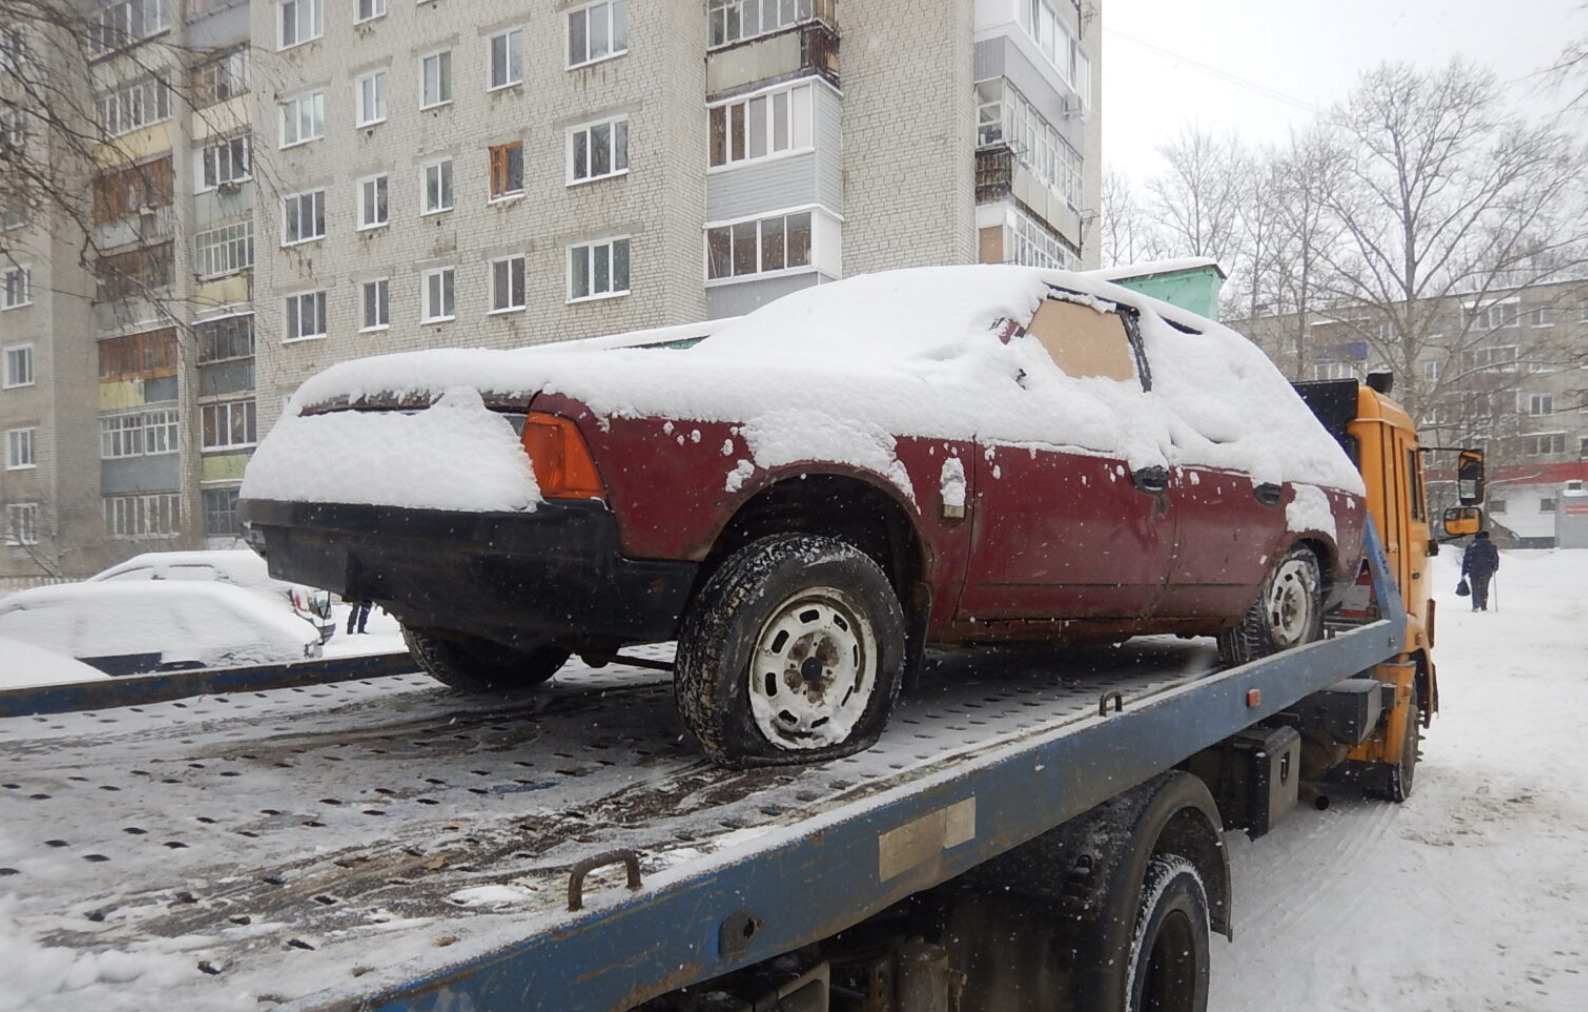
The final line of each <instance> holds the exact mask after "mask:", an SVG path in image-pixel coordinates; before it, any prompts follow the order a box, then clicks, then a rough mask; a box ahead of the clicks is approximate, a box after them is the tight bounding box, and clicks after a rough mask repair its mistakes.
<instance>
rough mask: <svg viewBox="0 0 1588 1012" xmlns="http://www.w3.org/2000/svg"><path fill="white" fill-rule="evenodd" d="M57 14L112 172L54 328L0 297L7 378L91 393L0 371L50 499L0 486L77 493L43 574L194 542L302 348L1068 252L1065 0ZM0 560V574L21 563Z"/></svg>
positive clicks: (1094, 134)
mask: <svg viewBox="0 0 1588 1012" xmlns="http://www.w3.org/2000/svg"><path fill="white" fill-rule="evenodd" d="M91 7H92V11H93V14H94V17H95V18H96V19H99V20H101V21H103V20H108V21H109V22H110V24H111V25H112V27H111V28H110V29H104V30H103V31H104V34H103V38H104V40H105V42H104V45H103V46H102V47H100V48H102V50H103V51H102V52H94V53H92V54H91V55H90V57H89V71H90V74H89V77H90V81H91V84H92V87H93V88H94V91H95V95H96V98H97V97H103V98H104V99H105V102H104V103H103V105H104V109H103V111H102V112H100V113H99V119H100V123H101V126H102V127H103V128H104V129H105V131H106V133H107V134H108V135H110V136H109V137H107V140H108V141H111V142H113V143H111V144H108V145H107V149H108V150H110V151H113V152H114V157H107V158H105V159H104V165H105V166H113V167H114V171H115V172H120V173H128V172H129V171H130V175H128V176H126V177H117V180H116V182H115V183H114V184H111V183H106V182H103V181H102V180H100V181H97V182H96V186H99V187H101V188H105V189H106V190H107V193H108V194H110V195H111V196H108V197H107V198H106V207H105V209H104V212H103V217H104V220H103V221H100V216H99V215H98V214H97V213H96V217H95V219H94V221H95V224H94V228H95V230H96V236H95V237H96V239H98V240H102V241H103V246H102V248H103V250H104V251H105V252H104V255H103V256H100V257H99V258H98V264H97V274H98V279H97V280H96V278H95V276H94V275H92V274H86V275H85V274H84V272H83V271H81V270H78V271H77V274H79V275H82V276H81V277H79V278H78V279H77V292H76V295H75V296H73V297H72V298H71V299H70V300H66V301H64V302H63V303H62V308H61V309H60V312H61V313H63V314H68V313H69V314H76V315H75V317H73V320H75V321H76V322H68V321H65V320H64V319H57V320H54V321H53V322H43V321H42V317H43V314H37V313H34V311H33V310H28V312H29V313H34V315H35V316H39V317H40V318H41V321H40V322H38V323H37V325H36V326H34V327H33V328H32V329H30V330H28V331H26V332H25V333H27V334H34V333H37V334H40V335H45V336H42V337H39V338H36V339H35V338H33V337H24V336H23V335H24V331H23V330H21V329H14V328H13V327H12V326H11V325H10V319H11V317H12V315H13V314H11V313H9V312H5V311H0V343H3V344H4V346H5V347H6V348H7V349H10V348H12V347H13V346H16V347H17V348H19V349H20V348H21V347H22V346H23V345H25V344H31V345H32V348H33V352H32V354H33V355H34V356H35V357H34V359H33V361H34V365H33V366H32V368H33V369H34V370H35V371H36V372H38V373H39V375H41V376H42V375H44V371H45V367H46V366H47V365H48V362H46V359H47V358H48V357H49V356H47V355H45V354H44V350H43V349H42V348H41V343H42V344H50V345H52V346H53V345H55V344H60V343H61V342H63V341H64V340H65V339H64V338H62V337H60V336H55V337H50V336H48V335H51V334H53V335H62V334H67V333H72V334H76V335H78V336H77V337H75V338H73V341H74V342H76V343H77V344H79V345H81V346H82V347H83V348H85V349H86V348H87V347H88V345H87V344H86V339H85V338H84V337H82V335H86V334H92V335H93V339H94V341H95V343H96V345H97V354H96V355H95V356H94V357H95V359H96V361H95V363H94V369H93V371H90V372H86V373H84V375H83V376H81V377H79V378H78V380H77V382H78V384H79V386H81V387H83V389H84V390H86V391H90V392H91V393H92V394H93V396H92V397H80V398H77V399H76V400H75V401H74V400H73V398H71V397H65V396H60V397H55V398H53V399H48V403H45V401H46V400H47V399H46V398H43V397H38V396H34V395H33V394H31V393H30V394H23V395H19V396H13V395H12V390H11V387H10V385H9V384H8V385H7V387H6V388H5V389H4V390H0V418H4V419H6V420H7V421H6V422H5V424H6V425H7V426H8V427H10V426H13V425H15V426H16V427H18V428H21V427H25V426H24V425H23V422H24V421H26V420H27V419H31V418H35V417H36V418H37V419H39V421H38V423H37V425H36V426H35V427H36V428H41V429H48V430H49V431H50V432H51V433H52V435H51V438H52V439H55V438H61V437H60V436H59V435H58V433H59V432H62V431H65V429H67V428H71V429H72V430H73V431H78V430H81V433H82V434H81V436H80V437H79V439H78V444H76V445H74V446H73V447H72V448H70V452H68V453H55V452H54V451H51V454H48V455H45V454H39V453H35V456H36V457H38V458H39V459H40V460H41V461H42V460H43V458H44V457H45V456H48V457H49V459H50V460H52V461H54V463H52V464H51V465H50V468H53V469H54V470H55V471H59V472H60V473H62V474H65V473H66V472H67V471H71V472H72V473H73V474H75V475H76V477H75V478H73V479H72V480H73V481H74V482H76V484H75V485H73V486H72V490H71V491H70V492H69V493H68V494H64V495H62V494H54V495H52V496H44V495H42V494H41V495H36V496H34V495H33V493H31V492H30V491H28V486H27V485H26V484H25V482H22V481H14V480H12V479H11V478H10V475H11V472H10V471H7V472H5V473H6V475H7V476H8V477H7V480H6V482H5V484H4V485H3V486H0V499H4V500H5V502H6V503H7V506H8V508H9V507H10V506H11V505H13V504H14V505H18V506H24V505H27V504H29V503H32V502H34V500H37V502H38V505H39V507H40V509H41V510H44V512H49V510H45V507H44V502H45V500H46V499H48V500H50V501H51V502H65V501H70V502H71V503H74V504H77V506H78V507H80V508H81V511H82V513H83V518H82V519H81V522H80V523H79V524H78V525H77V526H76V527H74V528H71V529H67V528H62V529H61V540H62V543H63V544H68V545H71V546H72V553H73V554H69V555H67V556H65V557H64V558H65V561H64V562H62V564H61V565H60V567H58V568H60V569H61V571H62V572H63V573H64V574H66V575H83V574H84V573H86V572H91V571H93V569H95V568H98V567H99V566H100V565H102V564H104V563H105V562H108V561H113V560H114V559H115V558H119V557H123V556H125V555H130V554H132V553H133V552H135V551H141V550H147V549H149V548H154V547H177V546H183V547H187V546H196V545H202V544H206V543H216V544H219V543H225V542H228V541H229V539H230V537H231V536H232V534H233V532H234V529H235V526H234V524H235V520H234V509H235V501H236V489H237V487H238V485H239V484H240V481H241V476H242V470H243V468H244V466H245V465H246V462H247V458H248V455H249V452H250V451H251V449H252V447H253V445H254V444H255V443H256V442H257V440H258V438H259V436H260V435H262V434H263V433H264V432H266V431H267V430H268V428H269V426H270V425H271V424H272V423H273V422H274V420H275V419H276V418H277V417H279V415H280V412H281V410H282V408H283V406H284V405H285V402H286V398H287V397H288V395H290V393H291V392H292V391H293V390H294V389H295V388H296V387H297V386H298V385H299V384H300V383H301V382H302V381H303V380H304V379H306V378H307V377H308V376H310V375H312V374H313V373H315V372H317V371H318V370H320V369H322V368H324V367H326V366H327V365H330V364H332V363H334V362H338V361H343V360H347V359H351V358H357V357H362V356H366V355H371V354H377V353H383V352H390V351H401V350H411V349H418V348H429V347H452V346H468V347H497V348H505V347H517V346H523V345H528V344H535V343H541V342H547V341H556V340H565V339H570V338H576V337H582V336H589V335H596V334H605V333H615V332H620V331H626V330H633V329H639V328H644V327H652V326H663V325H671V324H679V323H688V322H694V321H700V320H705V319H708V318H718V317H723V316H731V315H737V314H740V313H743V312H747V311H749V310H751V309H753V308H755V307H756V306H758V305H761V304H763V303H765V302H767V301H769V300H771V299H774V298H777V297H779V296H781V295H783V294H786V293H788V292H790V291H794V290H797V289H799V288H802V287H805V286H808V285H813V284H820V283H823V282H825V281H831V280H835V279H837V278H840V277H843V276H845V275H848V274H855V273H862V272H868V271H875V270H882V269H887V268H893V267H904V266H914V265H923V264H937V263H967V262H975V261H978V260H980V261H989V262H1018V263H1026V264H1033V265H1047V266H1063V267H1086V266H1095V265H1096V263H1097V259H1098V252H1097V248H1096V242H1095V241H1094V240H1093V238H1092V236H1091V231H1090V227H1091V223H1092V220H1093V218H1094V217H1095V210H1094V209H1095V208H1096V207H1097V204H1098V194H1099V191H1100V179H1101V158H1100V144H1101V133H1100V118H1099V116H1098V112H1097V95H1098V88H1099V81H1100V61H1099V51H1100V36H1101V25H1100V22H1099V20H1098V17H1097V5H1096V4H1091V3H1087V4H1082V3H1079V2H1073V0H595V2H591V0H561V2H554V0H417V2H416V0H252V2H248V0H187V2H186V3H182V2H181V0H122V2H119V3H109V2H105V0H91ZM156 50H158V52H159V53H160V54H161V56H160V59H161V60H164V61H165V62H158V61H156V60H155V59H154V57H153V56H152V55H151V54H152V53H153V52H155V51H156ZM151 68H153V69H151ZM159 84H165V85H166V86H167V87H166V88H164V89H161V88H160V87H157V85H159ZM140 89H141V90H140ZM96 108H98V106H96ZM107 174H108V173H107V172H106V171H105V170H104V169H103V168H102V169H101V170H100V171H98V172H97V173H95V175H97V176H99V177H103V176H106V175H107ZM123 184H128V185H123ZM95 192H96V193H97V192H98V190H97V189H96V190H95ZM115 194H122V196H120V197H114V195H115ZM112 197H114V199H112ZM57 231H60V232H61V234H62V235H63V236H64V235H65V230H59V229H58V230H57ZM63 241H69V239H63ZM95 245H96V248H100V244H99V243H96V244H95ZM117 258H120V259H117ZM39 259H40V260H41V261H43V260H49V261H51V262H52V263H53V264H55V265H57V266H60V265H63V264H64V263H65V262H66V259H67V258H66V257H65V256H64V254H60V253H59V251H57V255H55V256H43V257H40V258H39ZM67 273H71V272H70V271H67ZM118 279H122V280H118ZM68 287H69V286H68ZM19 319H20V318H19ZM14 335H15V336H14ZM21 354H22V353H21V352H20V351H19V352H18V355H19V357H20V356H21ZM7 361H8V362H9V361H10V354H9V351H8V353H7ZM51 361H53V359H51ZM18 368H19V369H20V368H22V367H21V366H20V365H19V366H18ZM79 371H80V372H81V371H82V370H79ZM52 375H53V374H52ZM50 382H52V383H54V382H57V381H55V380H54V379H52V380H51V381H50ZM43 385H44V384H42V383H38V382H36V383H34V384H33V386H35V387H38V386H43ZM30 389H31V388H30ZM34 401H37V402H39V403H37V404H34V403H33V402H34ZM87 401H91V402H93V404H94V408H93V410H92V411H91V412H86V411H85V410H84V408H83V407H82V405H83V403H84V402H87ZM13 409H14V410H13ZM28 411H31V412H33V413H32V414H28V413H27V412H28ZM13 417H15V418H16V419H18V420H17V421H16V422H14V423H13V422H12V421H10V419H12V418H13ZM30 424H31V423H30ZM19 438H20V437H19ZM36 438H37V434H36ZM39 445H42V444H39ZM347 450H348V453H349V454H356V453H357V452H358V448H357V447H348V448H347ZM19 452H20V451H19ZM68 457H70V458H71V460H70V462H68V461H67V459H66V458H68ZM19 459H20V458H19ZM34 467H35V469H38V470H41V471H42V470H48V469H49V468H45V467H44V465H43V464H42V463H40V464H36V465H34ZM14 490H15V491H14ZM20 496H32V498H31V499H26V498H18V497H20ZM51 509H54V510H56V511H57V512H58V511H59V509H60V507H51ZM30 517H31V514H25V513H24V514H19V518H18V523H17V525H16V526H15V527H12V528H8V532H9V533H8V540H10V541H20V540H21V539H22V538H23V537H26V533H27V524H28V523H29V522H30ZM33 522H35V523H44V522H45V521H44V520H43V519H42V514H41V515H40V519H39V520H37V521H33ZM49 522H54V521H53V520H51V521H49ZM96 524H97V527H96ZM18 532H21V533H20V534H19V533H18ZM90 544H92V547H91V548H89V547H86V546H89V545H90ZM79 546H84V547H79ZM4 554H5V555H6V556H7V557H5V558H0V579H4V578H5V577H6V576H12V577H14V578H26V577H27V576H28V575H29V574H31V573H33V572H35V571H36V569H37V567H36V564H35V563H32V562H31V561H30V559H29V558H28V556H29V554H30V552H28V551H24V550H22V547H21V546H20V545H11V546H9V547H8V549H6V550H5V553H4Z"/></svg>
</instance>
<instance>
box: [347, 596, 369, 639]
mask: <svg viewBox="0 0 1588 1012" xmlns="http://www.w3.org/2000/svg"><path fill="white" fill-rule="evenodd" d="M347 605H348V609H349V610H348V613H347V634H348V635H349V636H351V635H353V633H355V632H363V631H364V625H365V623H367V622H369V609H370V603H369V602H368V601H349V602H347ZM355 625H356V626H357V627H358V628H357V629H354V628H353V627H354V626H355Z"/></svg>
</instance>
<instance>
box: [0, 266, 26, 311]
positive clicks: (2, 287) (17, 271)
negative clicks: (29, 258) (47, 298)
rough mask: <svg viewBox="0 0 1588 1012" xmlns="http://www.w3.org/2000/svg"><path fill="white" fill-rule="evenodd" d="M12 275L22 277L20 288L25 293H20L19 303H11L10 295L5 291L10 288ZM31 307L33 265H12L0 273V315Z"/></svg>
mask: <svg viewBox="0 0 1588 1012" xmlns="http://www.w3.org/2000/svg"><path fill="white" fill-rule="evenodd" d="M13 275H21V277H22V287H23V288H24V289H25V291H24V292H23V293H22V301H21V302H12V301H11V296H10V293H9V292H8V291H7V289H9V288H10V287H11V278H12V276H13ZM31 305H33V265H32V264H30V263H27V264H12V265H11V266H9V267H7V268H6V269H5V270H4V271H0V313H4V312H9V311H10V310H13V309H26V308H27V307H28V306H31Z"/></svg>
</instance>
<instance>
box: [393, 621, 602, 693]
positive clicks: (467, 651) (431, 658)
mask: <svg viewBox="0 0 1588 1012" xmlns="http://www.w3.org/2000/svg"><path fill="white" fill-rule="evenodd" d="M402 628H403V641H404V642H406V643H407V644H408V652H409V653H410V654H412V655H413V658H414V660H415V661H417V662H418V663H419V666H420V667H421V668H424V669H425V674H427V675H429V676H430V677H431V678H434V679H435V680H436V681H438V682H440V683H442V684H443V685H448V686H451V687H452V688H454V689H457V690H458V691H459V692H491V691H497V690H502V689H527V688H529V687H530V686H532V685H539V684H540V683H541V682H544V681H546V680H547V679H548V678H550V677H551V676H552V675H555V674H556V673H557V672H558V671H560V670H561V669H562V666H563V665H564V664H566V663H567V662H568V658H569V656H571V655H570V653H569V651H567V650H563V649H561V648H560V647H556V646H553V645H552V644H550V643H546V644H542V645H540V646H536V647H531V648H530V649H528V650H515V649H513V648H512V647H506V646H502V645H501V644H499V643H492V642H490V641H489V640H482V639H478V638H475V637H472V636H471V637H460V638H452V637H445V638H444V637H441V636H437V635H436V634H434V633H431V632H428V631H426V630H423V629H410V628H409V627H408V626H403V627H402Z"/></svg>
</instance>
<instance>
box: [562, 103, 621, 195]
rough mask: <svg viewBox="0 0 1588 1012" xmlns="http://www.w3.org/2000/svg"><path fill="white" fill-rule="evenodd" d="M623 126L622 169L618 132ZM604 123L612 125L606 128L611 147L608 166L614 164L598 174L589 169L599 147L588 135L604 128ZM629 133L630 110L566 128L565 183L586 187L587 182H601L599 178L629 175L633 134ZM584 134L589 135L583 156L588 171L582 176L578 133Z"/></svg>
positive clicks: (609, 148)
mask: <svg viewBox="0 0 1588 1012" xmlns="http://www.w3.org/2000/svg"><path fill="white" fill-rule="evenodd" d="M620 125H621V126H622V128H623V129H622V134H623V144H622V148H623V150H622V154H623V165H622V167H621V168H619V167H618V166H617V162H618V143H617V138H618V133H619V131H618V127H619V126H620ZM603 126H604V127H608V128H609V129H608V131H607V148H608V152H607V164H608V165H609V166H611V167H610V168H609V169H608V170H607V171H606V172H602V173H599V174H597V173H594V172H591V171H589V168H588V167H589V166H590V165H591V164H592V163H593V162H594V160H595V150H596V149H595V145H594V144H592V143H591V141H590V139H589V138H590V134H591V133H592V131H594V130H595V129H597V128H599V127H603ZM630 133H631V130H630V119H629V116H628V114H627V113H623V114H621V115H618V116H608V117H605V118H603V119H596V120H589V121H587V122H584V123H579V124H576V125H574V126H571V127H569V128H568V129H567V130H566V131H564V152H563V173H564V185H566V186H583V185H584V184H586V183H594V182H598V181H600V180H603V179H612V178H614V177H617V176H626V175H628V172H629V135H630ZM581 134H583V135H585V137H586V140H585V148H584V155H585V158H584V161H585V165H586V174H585V175H583V176H581V175H579V161H578V158H579V136H580V135H581Z"/></svg>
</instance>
